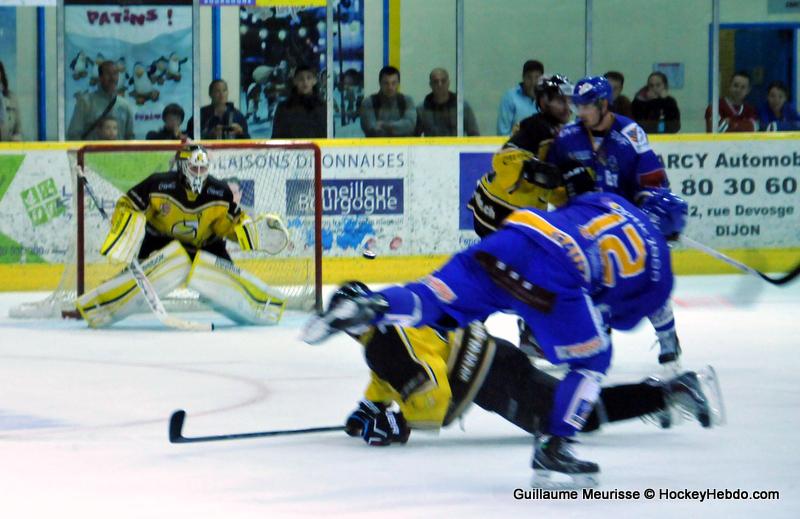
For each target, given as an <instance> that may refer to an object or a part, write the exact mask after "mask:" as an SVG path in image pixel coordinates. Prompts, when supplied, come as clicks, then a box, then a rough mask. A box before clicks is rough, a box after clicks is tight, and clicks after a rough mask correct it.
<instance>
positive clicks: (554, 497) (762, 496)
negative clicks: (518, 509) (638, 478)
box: [514, 488, 781, 503]
mask: <svg viewBox="0 0 800 519" xmlns="http://www.w3.org/2000/svg"><path fill="white" fill-rule="evenodd" d="M780 498H781V495H780V492H779V491H777V490H749V491H748V490H741V489H736V490H729V489H719V488H706V489H703V490H690V489H687V488H684V489H670V488H646V489H644V490H619V489H609V490H599V489H596V488H584V489H581V490H551V489H545V488H515V489H514V499H516V500H518V501H642V500H644V501H697V502H700V503H702V502H705V501H778V500H780Z"/></svg>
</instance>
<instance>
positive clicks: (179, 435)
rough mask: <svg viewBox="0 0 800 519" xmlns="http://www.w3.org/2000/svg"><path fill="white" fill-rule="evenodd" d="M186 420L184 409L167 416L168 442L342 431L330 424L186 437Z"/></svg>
mask: <svg viewBox="0 0 800 519" xmlns="http://www.w3.org/2000/svg"><path fill="white" fill-rule="evenodd" d="M184 421H186V411H184V410H183V409H179V410H177V411H175V412H174V413H172V416H170V418H169V442H170V443H198V442H218V441H225V440H244V439H248V438H265V437H269V436H290V435H295V434H308V433H320V432H333V431H344V426H343V425H332V426H325V427H309V428H306V429H282V430H275V431H261V432H250V433H235V434H220V435H216V436H194V437H186V436H184V435H183V422H184Z"/></svg>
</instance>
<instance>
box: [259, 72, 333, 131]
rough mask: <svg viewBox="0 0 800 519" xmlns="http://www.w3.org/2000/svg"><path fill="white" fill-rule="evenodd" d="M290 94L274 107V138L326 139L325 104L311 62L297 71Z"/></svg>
mask: <svg viewBox="0 0 800 519" xmlns="http://www.w3.org/2000/svg"><path fill="white" fill-rule="evenodd" d="M292 83H293V85H292V92H291V93H290V94H289V98H288V99H286V100H285V101H283V102H282V103H281V104H279V105H278V108H276V109H275V119H274V120H273V123H272V138H273V139H312V138H319V139H324V138H325V137H326V136H327V133H326V132H327V130H326V129H327V115H326V108H327V107H326V105H325V103H324V102H323V101H322V99H320V97H319V93H318V91H317V73H316V71H315V70H314V69H312V68H311V67H309V66H308V65H300V66H298V67H297V68H296V69H295V71H294V78H293V79H292Z"/></svg>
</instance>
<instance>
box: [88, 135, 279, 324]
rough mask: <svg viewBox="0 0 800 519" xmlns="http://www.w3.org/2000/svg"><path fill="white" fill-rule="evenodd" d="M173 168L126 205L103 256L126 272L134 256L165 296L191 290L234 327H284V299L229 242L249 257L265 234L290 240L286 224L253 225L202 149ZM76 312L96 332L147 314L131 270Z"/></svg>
mask: <svg viewBox="0 0 800 519" xmlns="http://www.w3.org/2000/svg"><path fill="white" fill-rule="evenodd" d="M174 164H175V167H174V168H173V169H172V170H171V171H167V172H165V173H154V174H152V175H150V176H149V177H147V178H146V179H145V180H143V181H142V182H140V183H139V184H137V185H136V186H134V187H132V188H131V189H130V190H128V192H127V193H125V194H124V195H123V196H122V197H121V198H120V199H119V201H118V202H117V206H116V208H115V210H114V215H113V217H112V219H111V229H110V231H109V234H108V237H107V238H106V240H105V242H104V243H103V245H102V247H101V250H100V252H101V254H103V255H105V256H106V257H108V258H109V260H110V261H112V262H114V263H119V264H120V265H122V266H124V265H127V264H128V263H130V262H131V260H133V258H134V257H136V258H138V259H139V260H142V268H143V270H144V272H145V273H146V274H147V276H148V278H149V279H150V281H151V283H152V284H153V286H154V288H155V289H156V291H157V293H158V294H159V296H164V295H166V294H168V293H169V292H171V291H172V290H174V289H176V288H178V287H180V286H182V285H184V284H185V285H186V286H187V287H188V288H190V289H193V290H195V291H197V292H198V293H199V294H200V296H201V297H202V298H203V300H204V302H205V303H207V304H208V305H209V306H211V307H212V308H214V309H215V310H217V311H219V312H220V313H223V314H224V315H226V316H228V317H229V318H231V319H232V320H234V321H235V322H238V323H242V324H272V323H276V322H278V321H279V320H280V317H281V315H282V313H283V308H284V305H285V303H284V298H283V296H282V294H280V292H279V291H277V290H275V289H271V288H270V287H268V286H267V285H266V284H265V283H264V282H263V281H262V280H261V279H259V278H258V277H256V276H254V275H253V274H251V273H249V272H247V271H245V270H242V269H240V268H239V267H237V266H236V265H234V264H233V262H232V261H231V258H230V255H229V254H228V251H227V247H226V241H234V242H237V243H238V244H239V247H240V248H241V249H242V250H243V251H252V250H261V249H262V247H261V245H260V243H261V241H262V240H261V237H262V236H264V235H266V234H268V233H276V232H277V233H284V234H285V228H284V227H283V224H282V222H281V221H280V219H279V218H277V217H276V216H274V215H262V216H261V217H259V218H256V219H255V220H254V219H253V218H251V217H250V216H249V215H247V214H246V213H244V212H242V210H241V209H240V208H239V205H238V204H237V203H236V202H235V201H234V197H233V193H232V192H231V190H230V188H229V187H228V185H227V184H226V183H225V182H223V181H221V180H218V179H216V178H214V177H212V176H210V175H209V172H208V171H209V166H210V161H209V156H208V152H207V151H206V150H205V148H203V147H202V146H200V145H195V144H187V145H185V146H183V147H182V148H181V149H180V150H179V151H178V153H177V154H176V157H175V161H174ZM264 241H265V243H266V242H267V241H268V240H264ZM269 241H271V242H272V243H275V241H274V240H269ZM286 242H287V243H288V238H287V240H286ZM268 252H271V253H275V252H277V251H276V250H270V251H268ZM77 307H78V310H79V311H80V313H81V315H82V316H83V317H84V319H86V321H87V322H88V323H89V325H90V326H92V327H102V326H107V325H110V324H112V323H114V322H116V321H118V320H120V319H122V318H124V317H126V316H128V315H130V314H133V313H137V312H142V311H146V309H147V305H146V301H145V299H144V296H143V294H141V293H140V291H139V290H138V287H137V285H136V282H135V280H134V279H133V276H132V275H131V274H130V273H129V272H128V270H123V271H122V272H121V273H120V274H118V275H117V276H116V277H114V278H112V279H111V280H109V281H107V282H105V283H103V284H101V285H100V286H98V287H97V288H95V289H94V290H92V291H90V292H87V293H86V294H84V295H82V296H81V297H80V298H78V301H77Z"/></svg>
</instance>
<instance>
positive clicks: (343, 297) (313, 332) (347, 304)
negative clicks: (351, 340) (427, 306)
mask: <svg viewBox="0 0 800 519" xmlns="http://www.w3.org/2000/svg"><path fill="white" fill-rule="evenodd" d="M388 308H389V305H388V303H387V302H386V300H385V299H384V298H383V297H382V296H380V295H378V294H375V293H374V292H372V290H370V289H369V287H367V285H365V284H364V283H361V282H360V281H348V282H347V283H345V284H344V285H342V286H340V287H339V289H338V290H336V292H334V294H333V296H331V300H330V302H329V303H328V308H327V309H326V310H325V311H324V312H323V313H322V315H315V316H313V317H312V318H311V319H310V320H309V321H308V323H306V326H305V328H304V330H303V340H304V341H305V342H307V343H308V344H317V343H320V342H322V341H324V340H325V339H327V338H328V337H330V336H331V335H332V334H334V333H336V332H337V331H344V332H347V333H350V334H353V335H359V334H360V333H363V331H364V329H365V328H366V326H368V325H371V324H373V323H375V322H376V321H378V320H379V319H380V318H381V317H382V316H383V314H384V313H385V312H386V310H388Z"/></svg>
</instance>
